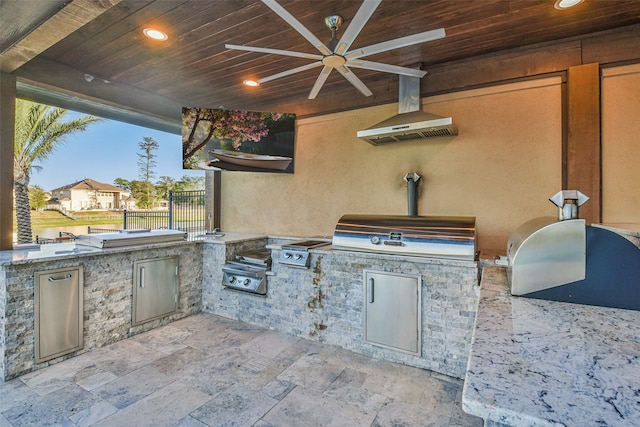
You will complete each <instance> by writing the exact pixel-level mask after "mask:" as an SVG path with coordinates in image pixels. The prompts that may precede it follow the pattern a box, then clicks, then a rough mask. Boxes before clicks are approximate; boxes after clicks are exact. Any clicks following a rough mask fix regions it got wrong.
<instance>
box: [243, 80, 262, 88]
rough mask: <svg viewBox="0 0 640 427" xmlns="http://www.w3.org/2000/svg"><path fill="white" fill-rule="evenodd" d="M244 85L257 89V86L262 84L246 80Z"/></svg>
mask: <svg viewBox="0 0 640 427" xmlns="http://www.w3.org/2000/svg"><path fill="white" fill-rule="evenodd" d="M242 84H243V85H245V86H250V87H256V86H260V83H258V82H257V81H255V80H245V81H243V82H242Z"/></svg>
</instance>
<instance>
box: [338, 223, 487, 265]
mask: <svg viewBox="0 0 640 427" xmlns="http://www.w3.org/2000/svg"><path fill="white" fill-rule="evenodd" d="M475 223H476V219H475V217H453V216H404V215H354V214H349V215H344V216H343V217H342V218H340V221H338V223H337V224H336V228H335V231H334V234H333V248H334V249H339V250H357V251H366V252H379V253H392V254H403V255H420V256H429V257H436V258H456V259H465V260H473V259H475V253H476V225H475Z"/></svg>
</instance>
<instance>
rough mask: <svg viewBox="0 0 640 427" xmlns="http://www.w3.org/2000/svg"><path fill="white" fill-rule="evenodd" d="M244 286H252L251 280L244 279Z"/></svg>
mask: <svg viewBox="0 0 640 427" xmlns="http://www.w3.org/2000/svg"><path fill="white" fill-rule="evenodd" d="M242 284H243V285H245V286H249V285H250V284H251V279H248V278H247V279H244V282H242Z"/></svg>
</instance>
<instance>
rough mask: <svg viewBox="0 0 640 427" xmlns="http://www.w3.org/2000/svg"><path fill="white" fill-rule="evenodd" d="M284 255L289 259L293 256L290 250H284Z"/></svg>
mask: <svg viewBox="0 0 640 427" xmlns="http://www.w3.org/2000/svg"><path fill="white" fill-rule="evenodd" d="M284 257H285V258H286V259H291V258H292V257H293V254H292V253H291V252H285V253H284Z"/></svg>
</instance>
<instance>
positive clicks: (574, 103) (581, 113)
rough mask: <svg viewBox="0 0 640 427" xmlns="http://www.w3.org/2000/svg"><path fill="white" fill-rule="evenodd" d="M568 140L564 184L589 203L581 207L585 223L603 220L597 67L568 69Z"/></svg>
mask: <svg viewBox="0 0 640 427" xmlns="http://www.w3.org/2000/svg"><path fill="white" fill-rule="evenodd" d="M566 105H567V138H566V148H565V152H564V154H563V155H564V159H563V160H564V161H563V164H564V165H565V170H564V171H563V182H564V183H566V188H565V189H568V190H578V191H580V192H582V193H584V194H585V195H587V196H588V197H589V198H590V200H589V201H588V202H587V203H585V204H584V205H583V206H582V207H581V208H580V218H584V219H585V220H586V221H587V224H591V223H598V222H601V221H602V173H601V148H600V66H599V64H586V65H579V66H575V67H569V71H568V73H567V104H566Z"/></svg>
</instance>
